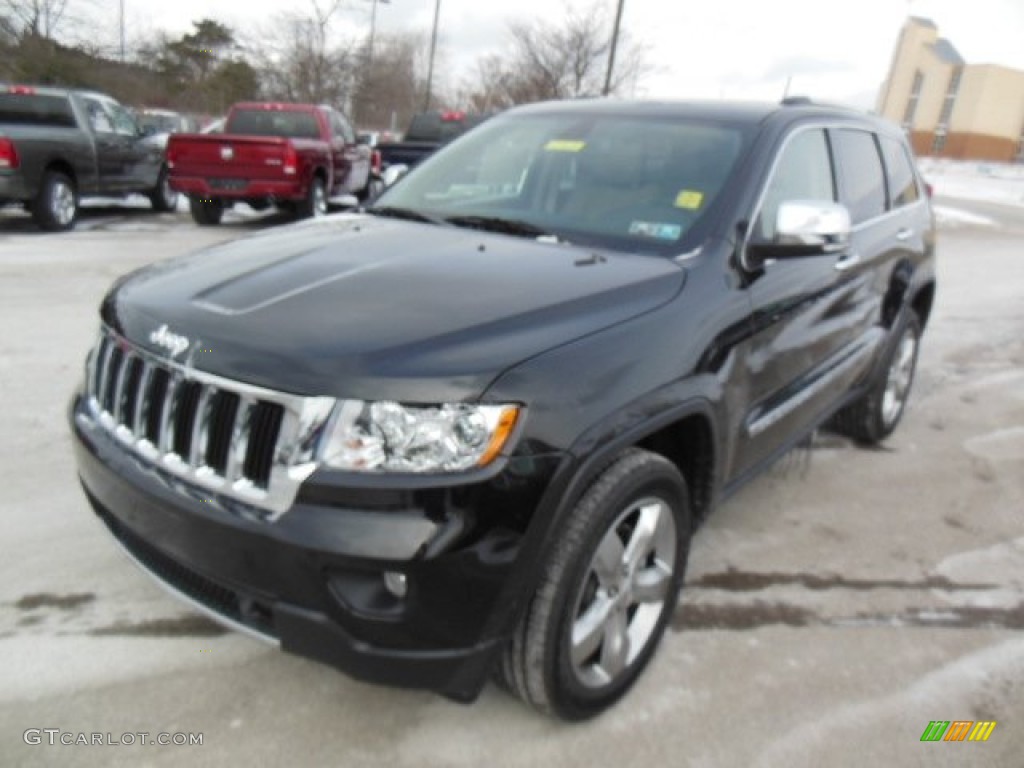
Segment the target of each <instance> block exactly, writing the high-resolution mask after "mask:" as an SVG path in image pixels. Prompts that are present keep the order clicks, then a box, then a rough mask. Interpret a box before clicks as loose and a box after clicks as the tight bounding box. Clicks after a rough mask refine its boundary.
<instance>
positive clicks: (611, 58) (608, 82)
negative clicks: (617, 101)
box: [601, 0, 626, 96]
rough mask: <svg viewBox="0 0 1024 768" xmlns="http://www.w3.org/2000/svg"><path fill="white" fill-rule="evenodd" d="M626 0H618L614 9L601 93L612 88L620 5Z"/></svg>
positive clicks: (620, 15)
mask: <svg viewBox="0 0 1024 768" xmlns="http://www.w3.org/2000/svg"><path fill="white" fill-rule="evenodd" d="M625 1H626V0H619V7H618V9H617V10H616V11H615V28H614V29H613V30H612V46H611V50H610V51H609V52H608V71H607V72H606V73H605V76H604V90H603V91H602V92H601V93H602V95H604V96H607V95H608V94H609V93H611V90H612V70H614V69H615V49H616V48H618V47H619V25H620V24H622V6H623V5H624V4H625Z"/></svg>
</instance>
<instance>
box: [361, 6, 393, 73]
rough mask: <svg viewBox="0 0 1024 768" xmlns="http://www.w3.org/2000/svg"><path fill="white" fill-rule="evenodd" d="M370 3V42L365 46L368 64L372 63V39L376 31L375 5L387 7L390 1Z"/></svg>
mask: <svg viewBox="0 0 1024 768" xmlns="http://www.w3.org/2000/svg"><path fill="white" fill-rule="evenodd" d="M370 2H371V3H373V8H372V10H371V11H370V40H369V42H368V43H367V44H366V48H367V55H366V59H367V61H368V62H372V61H373V37H374V32H375V30H376V29H377V3H384V4H385V5H389V4H390V3H391V0H370Z"/></svg>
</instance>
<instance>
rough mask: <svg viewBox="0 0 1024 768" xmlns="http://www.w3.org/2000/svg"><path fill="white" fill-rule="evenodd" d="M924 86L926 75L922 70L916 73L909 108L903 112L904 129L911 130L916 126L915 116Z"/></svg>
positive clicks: (908, 100)
mask: <svg viewBox="0 0 1024 768" xmlns="http://www.w3.org/2000/svg"><path fill="white" fill-rule="evenodd" d="M923 85H924V74H923V73H922V72H921V70H917V71H916V72H915V73H914V84H913V85H912V86H911V87H910V98H908V99H907V108H906V109H905V110H904V111H903V127H904V128H906V129H907V130H910V129H911V128H913V126H914V115H915V114H916V113H917V102H918V101H919V100H920V99H921V87H922V86H923Z"/></svg>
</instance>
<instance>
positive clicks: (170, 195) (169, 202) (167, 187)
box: [146, 167, 178, 213]
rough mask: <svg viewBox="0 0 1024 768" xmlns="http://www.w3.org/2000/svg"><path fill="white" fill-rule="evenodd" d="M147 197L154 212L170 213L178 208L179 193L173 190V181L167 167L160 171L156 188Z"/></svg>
mask: <svg viewBox="0 0 1024 768" xmlns="http://www.w3.org/2000/svg"><path fill="white" fill-rule="evenodd" d="M146 197H148V198H149V203H150V205H152V206H153V210H154V211H159V212H160V213H168V212H169V211H174V210H176V209H177V208H178V193H177V192H175V191H174V190H173V189H171V181H170V179H169V178H168V177H167V168H166V167H164V168H161V169H160V175H159V176H158V177H157V180H156V186H155V187H153V189H151V190H150V191H149V192H147V193H146Z"/></svg>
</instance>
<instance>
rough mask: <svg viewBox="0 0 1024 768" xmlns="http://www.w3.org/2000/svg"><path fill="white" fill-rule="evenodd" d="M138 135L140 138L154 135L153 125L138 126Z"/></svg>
mask: <svg viewBox="0 0 1024 768" xmlns="http://www.w3.org/2000/svg"><path fill="white" fill-rule="evenodd" d="M138 134H139V136H142V137H144V138H145V137H149V136H155V135H156V126H153V125H140V126H139V127H138Z"/></svg>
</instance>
